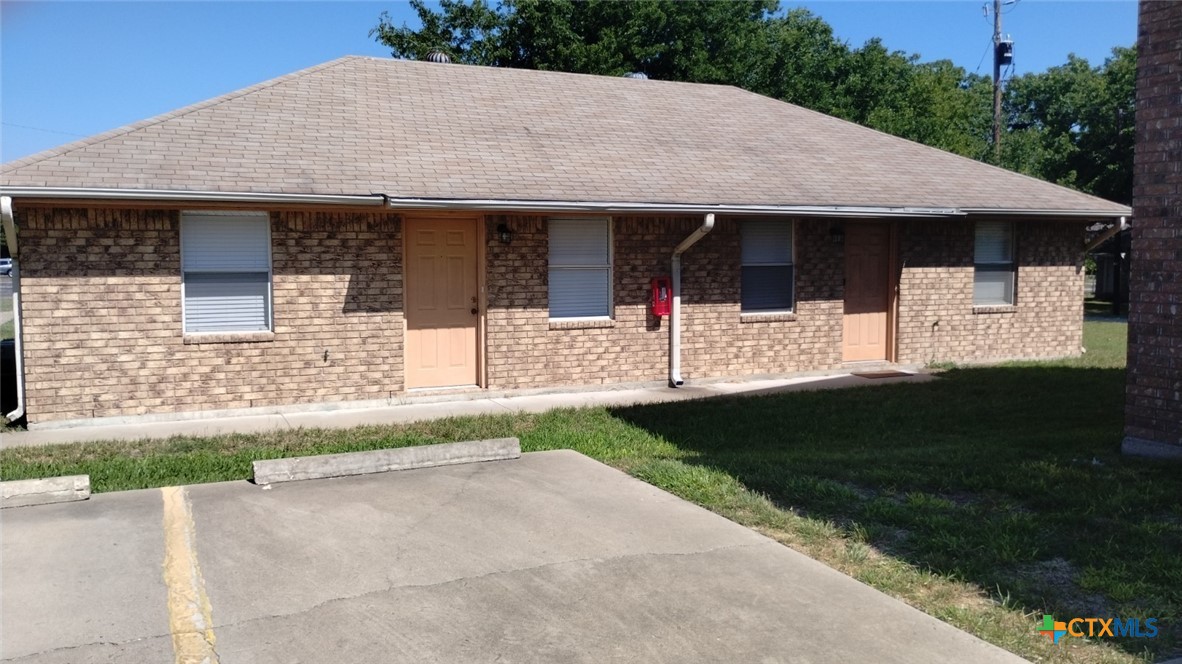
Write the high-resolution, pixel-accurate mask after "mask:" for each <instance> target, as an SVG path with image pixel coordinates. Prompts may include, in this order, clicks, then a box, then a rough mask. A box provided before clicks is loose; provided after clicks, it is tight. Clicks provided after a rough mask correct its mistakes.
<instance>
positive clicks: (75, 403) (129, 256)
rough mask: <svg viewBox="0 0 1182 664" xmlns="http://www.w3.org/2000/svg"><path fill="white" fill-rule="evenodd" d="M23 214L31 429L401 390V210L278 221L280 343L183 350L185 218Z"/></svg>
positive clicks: (291, 215)
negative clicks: (181, 245)
mask: <svg viewBox="0 0 1182 664" xmlns="http://www.w3.org/2000/svg"><path fill="white" fill-rule="evenodd" d="M17 214H18V219H17V221H18V224H19V228H20V234H21V235H20V238H21V249H22V260H21V275H22V276H21V290H22V297H23V303H24V307H23V309H24V319H23V321H24V340H25V371H26V388H27V392H26V396H27V410H28V412H29V414H30V415H29V417H30V421H31V422H33V423H37V422H47V421H51V420H61V419H74V418H87V417H106V416H117V415H139V414H145V413H162V412H176V411H194V410H205V409H221V408H240V407H250V406H269V405H278V404H291V403H302V402H321V401H338V400H341V401H343V400H357V399H375V398H386V397H389V396H390V395H391V394H394V393H398V392H401V391H402V380H403V379H402V375H403V362H402V327H403V323H402V265H401V236H400V224H399V222H398V219H397V217H396V216H394V215H390V214H357V213H329V212H306V213H301V212H276V213H273V214H272V216H271V232H272V245H273V247H272V264H273V273H274V277H273V284H274V285H273V290H274V321H275V325H274V329H275V334H274V338H273V340H271V341H264V342H256V343H202V344H186V343H184V341H185V339H184V335H183V334H182V329H181V273H180V251H179V221H178V220H179V213H178V212H176V211H168V210H86V209H37V208H18V210H17ZM325 351H327V352H328V356H327V359H325Z"/></svg>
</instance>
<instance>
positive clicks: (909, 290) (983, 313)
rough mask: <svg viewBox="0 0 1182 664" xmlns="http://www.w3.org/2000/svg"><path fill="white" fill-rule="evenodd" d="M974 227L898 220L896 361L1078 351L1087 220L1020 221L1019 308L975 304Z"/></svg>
mask: <svg viewBox="0 0 1182 664" xmlns="http://www.w3.org/2000/svg"><path fill="white" fill-rule="evenodd" d="M973 228H974V226H973V224H972V223H971V222H965V221H949V220H931V221H927V220H924V221H919V220H914V221H908V222H905V223H903V224H902V225H901V230H900V238H899V260H900V264H901V265H902V270H901V276H900V278H899V351H898V352H899V356H898V359H899V361H900V362H908V363H929V362H945V361H955V362H963V361H975V360H1000V359H1012V358H1039V357H1043V358H1045V357H1064V356H1071V355H1078V354H1079V352H1080V347H1081V345H1082V343H1083V271H1082V269H1081V268H1080V265H1081V263H1080V261H1081V260H1082V258H1083V237H1084V225H1083V224H1082V223H1076V222H1021V223H1018V224H1017V226H1016V229H1017V230H1016V237H1015V244H1016V256H1015V258H1016V262H1017V267H1018V275H1017V281H1016V286H1015V291H1016V292H1015V298H1014V306H1013V307H1010V308H986V309H975V308H974V307H973V232H974V231H973Z"/></svg>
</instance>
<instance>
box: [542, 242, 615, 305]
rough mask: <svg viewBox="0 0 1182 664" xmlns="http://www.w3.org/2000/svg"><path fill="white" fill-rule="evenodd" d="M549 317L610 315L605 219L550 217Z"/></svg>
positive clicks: (609, 282)
mask: <svg viewBox="0 0 1182 664" xmlns="http://www.w3.org/2000/svg"><path fill="white" fill-rule="evenodd" d="M549 231H550V233H549V235H550V271H549V273H550V318H606V317H609V316H611V303H612V289H611V271H612V270H611V267H612V265H611V229H610V220H608V219H551V220H550V222H549Z"/></svg>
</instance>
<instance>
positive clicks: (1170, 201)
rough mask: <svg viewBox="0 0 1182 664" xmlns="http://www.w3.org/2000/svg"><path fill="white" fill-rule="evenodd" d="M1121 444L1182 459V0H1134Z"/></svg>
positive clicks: (1128, 450) (1127, 448) (1134, 450)
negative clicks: (1133, 146) (1133, 141)
mask: <svg viewBox="0 0 1182 664" xmlns="http://www.w3.org/2000/svg"><path fill="white" fill-rule="evenodd" d="M1137 48H1138V52H1137V150H1136V157H1135V166H1134V185H1133V229H1132V239H1133V246H1132V258H1133V265H1132V274H1131V277H1130V282H1129V292H1130V302H1129V368H1128V379H1127V380H1128V383H1127V389H1126V397H1125V439H1124V444H1123V445H1122V450H1123V451H1124V452H1125V453H1126V454H1136V455H1143V456H1159V457H1172V458H1179V459H1182V2H1152V1H1148V2H1147V1H1145V0H1142V2H1141V9H1140V21H1139V27H1138V40H1137Z"/></svg>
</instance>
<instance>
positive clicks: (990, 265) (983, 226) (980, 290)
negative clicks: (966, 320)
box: [973, 221, 1014, 306]
mask: <svg viewBox="0 0 1182 664" xmlns="http://www.w3.org/2000/svg"><path fill="white" fill-rule="evenodd" d="M973 268H974V269H973V304H974V305H978V306H993V305H1009V304H1013V303H1014V224H1013V223H1010V222H1008V221H979V222H977V226H976V237H975V242H974V247H973Z"/></svg>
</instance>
